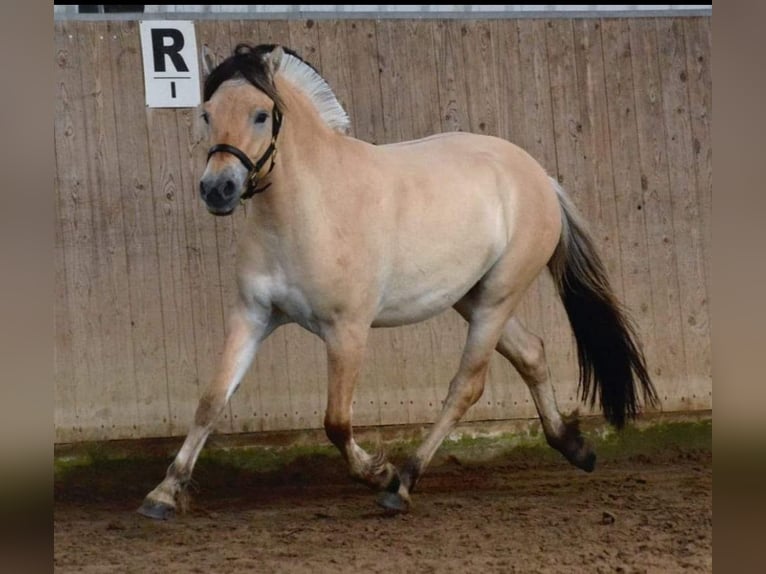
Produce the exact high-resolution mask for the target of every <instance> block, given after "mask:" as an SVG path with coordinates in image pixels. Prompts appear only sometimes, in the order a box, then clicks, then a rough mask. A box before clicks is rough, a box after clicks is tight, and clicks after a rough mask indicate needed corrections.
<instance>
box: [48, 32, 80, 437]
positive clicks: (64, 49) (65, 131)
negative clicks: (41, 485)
mask: <svg viewBox="0 0 766 574" xmlns="http://www.w3.org/2000/svg"><path fill="white" fill-rule="evenodd" d="M54 26H55V27H54V30H55V36H54V38H55V39H54V42H55V47H56V68H55V70H56V72H55V73H56V75H55V78H56V93H55V95H56V98H55V102H54V105H55V116H54V124H53V137H54V142H55V152H56V153H55V157H56V180H55V182H56V199H57V201H56V227H55V235H54V238H55V239H54V240H55V245H56V249H55V251H54V254H55V256H56V270H55V277H56V313H55V327H54V329H55V335H56V338H55V339H54V341H55V345H56V348H55V353H54V369H55V373H56V377H55V378H56V382H55V385H54V392H55V398H56V400H55V401H54V402H55V405H56V411H55V415H54V416H55V418H54V424H56V439H57V440H63V441H67V440H69V441H76V440H80V437H79V435H80V433H81V428H80V423H79V419H78V409H77V393H78V390H79V389H80V388H81V385H82V382H83V381H85V380H86V377H87V363H86V362H85V361H84V359H85V357H84V355H83V353H82V348H81V345H82V343H81V342H80V341H81V340H82V335H83V334H84V333H83V331H84V325H83V315H82V314H78V312H77V311H78V301H77V297H76V295H77V293H76V291H75V290H74V287H75V278H76V272H77V267H76V265H75V262H76V257H77V245H76V226H77V214H76V207H77V200H76V198H77V189H78V188H79V187H80V186H81V185H82V184H81V181H82V179H83V177H84V175H83V173H82V171H83V170H82V168H81V165H82V164H81V163H80V162H78V157H77V156H78V153H77V150H78V149H79V148H82V147H84V143H81V140H82V139H84V137H85V136H84V133H83V132H82V131H79V130H78V129H77V128H78V127H79V126H81V125H82V123H83V120H82V112H81V109H80V108H78V105H77V104H78V101H80V97H79V96H80V92H81V87H80V76H79V71H78V63H79V50H78V49H77V40H76V39H75V36H74V35H75V32H76V30H75V29H74V26H73V25H72V23H70V22H56V23H55V24H54ZM78 347H80V348H78Z"/></svg>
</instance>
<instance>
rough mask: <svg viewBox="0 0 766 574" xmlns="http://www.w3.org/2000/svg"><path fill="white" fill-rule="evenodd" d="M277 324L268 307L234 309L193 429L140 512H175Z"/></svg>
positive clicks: (157, 515) (163, 514)
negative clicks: (213, 433) (229, 405)
mask: <svg viewBox="0 0 766 574" xmlns="http://www.w3.org/2000/svg"><path fill="white" fill-rule="evenodd" d="M276 325H277V322H276V321H275V319H274V317H272V315H271V313H270V312H269V311H267V310H265V309H252V308H245V307H243V306H240V307H238V308H237V309H236V310H235V311H234V312H232V314H231V316H230V318H229V334H228V335H227V337H226V344H225V346H224V350H223V356H222V358H221V362H220V365H219V368H218V371H217V374H216V376H215V378H214V379H213V380H212V381H211V382H210V384H209V385H208V387H207V389H206V390H205V392H204V394H203V395H202V397H201V398H200V400H199V404H198V405H197V412H196V414H195V415H194V422H193V424H192V427H191V430H190V431H189V434H188V435H187V436H186V440H185V441H184V444H183V446H182V447H181V450H180V451H178V454H177V455H176V457H175V460H174V461H173V462H172V464H171V465H170V467H169V468H168V470H167V474H166V476H165V479H164V480H163V481H162V482H161V483H160V484H159V485H158V486H157V488H155V489H154V490H152V491H151V492H150V493H149V494H148V495H147V496H146V498H145V499H144V503H143V504H142V505H141V507H140V508H139V509H138V512H139V513H141V514H143V515H144V516H148V517H150V518H158V519H166V518H168V517H170V516H171V515H172V514H173V513H174V512H175V508H176V499H177V496H178V495H179V493H181V491H182V490H183V489H184V488H185V486H186V485H187V483H188V482H189V480H190V479H191V474H192V470H193V469H194V464H195V463H196V462H197V457H198V456H199V453H200V451H201V450H202V447H203V446H204V444H205V441H206V440H207V437H208V435H209V434H210V432H211V431H212V430H213V427H214V426H215V423H216V421H217V420H218V417H219V416H220V414H221V412H222V411H223V409H224V407H225V406H226V404H227V403H228V401H229V399H230V398H231V395H232V394H234V391H235V390H236V389H237V387H238V386H239V383H240V381H241V380H242V377H243V376H244V375H245V373H246V372H247V369H248V368H249V367H250V364H251V363H252V361H253V357H254V356H255V352H256V350H257V348H258V346H259V344H260V343H261V341H263V339H265V338H266V337H267V336H268V335H269V333H270V332H271V331H273V329H274V328H275V326H276Z"/></svg>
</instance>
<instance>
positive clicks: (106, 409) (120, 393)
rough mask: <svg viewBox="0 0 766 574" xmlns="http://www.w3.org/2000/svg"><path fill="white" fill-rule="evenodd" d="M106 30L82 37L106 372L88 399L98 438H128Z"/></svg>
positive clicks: (125, 297) (129, 360)
mask: <svg viewBox="0 0 766 574" xmlns="http://www.w3.org/2000/svg"><path fill="white" fill-rule="evenodd" d="M114 39H115V38H114V35H113V34H111V35H110V31H109V27H108V25H107V24H106V23H103V22H94V23H93V25H91V26H88V27H87V28H86V27H83V28H82V29H81V30H80V33H79V41H78V47H79V49H80V65H79V67H80V71H81V74H82V94H83V105H84V111H85V130H86V134H87V143H88V158H87V169H88V174H89V175H88V181H89V186H88V187H89V189H88V195H89V197H90V198H89V200H88V201H89V203H90V207H91V225H92V228H93V235H92V238H93V243H92V247H91V249H92V255H93V258H94V259H93V265H94V271H95V273H94V274H93V275H92V277H91V280H92V286H91V289H92V294H93V302H92V307H91V313H92V314H93V315H94V316H95V317H97V320H98V332H94V333H92V334H91V343H89V345H90V346H93V347H94V348H96V349H98V350H99V351H100V353H101V364H102V365H103V371H102V372H101V373H99V374H98V375H97V379H96V380H93V381H92V383H93V385H94V386H93V388H92V389H90V390H89V391H88V392H87V395H88V396H91V397H93V401H94V406H93V408H91V409H90V410H91V412H92V413H94V414H96V418H99V419H101V420H100V421H99V426H100V427H101V432H102V435H103V436H100V438H108V437H114V438H129V437H131V436H134V434H135V426H134V425H135V423H136V414H137V413H136V411H135V409H126V408H124V406H123V405H130V404H133V405H135V397H136V395H135V390H136V386H135V385H136V382H135V378H134V359H133V347H132V344H131V329H130V318H131V315H132V310H131V306H130V299H129V293H128V291H127V290H126V289H125V286H124V281H123V278H124V277H125V276H126V275H127V256H126V251H125V245H124V243H125V241H124V238H125V234H124V225H123V217H122V209H121V207H122V204H121V198H120V187H119V166H118V164H117V135H116V134H117V126H116V122H115V111H114V105H113V103H114V100H113V98H112V97H111V94H110V92H111V86H112V77H111V76H112V73H111V57H110V51H109V45H110V44H111V43H112V42H113V41H114Z"/></svg>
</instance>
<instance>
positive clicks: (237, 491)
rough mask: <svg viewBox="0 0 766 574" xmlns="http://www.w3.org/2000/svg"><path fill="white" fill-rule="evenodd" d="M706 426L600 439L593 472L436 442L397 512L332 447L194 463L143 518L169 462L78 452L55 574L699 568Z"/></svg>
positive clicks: (536, 456) (708, 449)
mask: <svg viewBox="0 0 766 574" xmlns="http://www.w3.org/2000/svg"><path fill="white" fill-rule="evenodd" d="M684 432H686V431H684ZM700 433H701V434H700ZM670 434H673V433H670ZM710 434H711V433H710V426H709V425H707V426H704V427H702V428H701V430H700V428H696V430H693V432H692V433H691V435H692V439H691V441H689V440H685V439H684V440H680V441H679V440H675V441H672V444H671V443H668V442H667V441H664V442H663V440H664V439H663V440H659V441H658V440H654V439H656V438H657V437H656V436H655V437H654V439H653V440H652V441H644V442H651V447H646V446H645V445H644V443H642V442H641V441H640V440H639V443H640V444H642V445H644V446H642V448H639V449H635V448H629V449H627V450H626V451H625V452H622V453H621V454H620V445H614V444H612V445H606V446H604V445H600V446H602V450H605V451H606V456H602V459H601V460H600V462H599V464H598V466H597V468H596V471H595V472H594V473H593V474H585V473H583V472H582V471H579V470H576V469H574V468H572V467H570V466H568V465H567V463H566V462H565V461H563V459H561V460H559V459H558V458H557V457H558V455H555V453H553V454H551V453H548V452H547V451H544V450H541V449H540V448H531V449H514V450H513V451H511V452H509V453H507V455H506V456H503V457H502V458H501V459H498V458H497V457H492V459H491V460H482V461H481V462H476V461H475V457H471V456H470V455H469V454H470V453H468V451H466V450H460V449H453V450H452V451H450V450H449V448H447V449H445V450H444V452H442V453H441V456H440V458H439V459H438V460H437V461H436V464H435V466H434V467H433V468H431V469H429V472H428V473H427V474H426V475H425V476H424V477H423V479H422V481H421V483H420V484H419V487H418V490H417V492H416V493H415V495H414V498H413V502H414V508H413V510H412V512H410V513H409V514H407V515H398V516H385V515H384V514H383V512H382V511H381V510H380V509H379V508H378V507H377V506H376V505H375V504H374V495H373V494H372V493H371V492H370V491H368V490H367V489H366V488H365V487H363V486H360V485H357V484H355V483H352V482H351V481H350V480H349V479H348V478H346V476H345V473H344V470H343V468H342V463H341V461H340V460H339V459H337V457H332V456H322V457H316V456H314V457H312V456H303V457H299V458H297V459H293V460H292V461H290V462H289V463H286V464H284V465H283V466H281V467H280V468H279V469H276V470H274V469H271V470H269V471H266V472H263V471H257V470H254V469H253V468H252V467H248V465H247V464H241V462H240V463H237V464H234V463H233V462H232V460H231V459H225V460H224V459H208V460H205V459H203V460H201V461H200V464H199V465H198V469H197V472H196V474H195V482H196V487H195V488H194V489H193V491H192V496H193V500H192V502H191V504H190V508H189V510H188V512H187V513H186V514H181V515H178V516H177V517H176V518H175V519H174V520H171V521H167V522H156V521H152V520H149V519H147V518H144V517H142V516H140V515H138V514H137V513H136V512H135V509H136V508H137V507H138V505H139V504H140V502H141V500H142V498H143V495H144V494H145V493H146V492H147V491H148V490H149V489H151V488H152V487H153V486H154V485H155V483H156V482H158V481H159V479H160V478H161V477H162V475H163V472H164V468H165V466H166V465H167V463H168V461H167V460H156V461H150V462H145V463H138V462H136V461H127V462H126V461H111V460H96V461H95V462H93V461H91V464H88V465H84V466H78V467H75V468H70V469H67V470H66V471H57V478H56V483H55V507H54V565H55V571H57V572H89V573H90V572H92V573H96V572H156V573H164V572H169V573H174V572H200V573H209V572H259V573H260V572H278V573H301V572H306V573H311V574H317V573H322V572H332V573H345V572H348V573H351V572H353V573H356V572H396V573H399V572H417V573H427V572H435V573H436V572H438V573H441V572H482V573H489V572H567V573H571V572H681V571H694V572H699V571H705V572H706V571H712V538H713V510H712V485H713V469H712V446H710V444H709V443H710V439H709V435H710ZM481 446H482V445H481V443H480V442H478V443H475V444H472V445H471V449H472V451H474V452H475V451H476V449H477V448H481ZM554 455H555V456H554Z"/></svg>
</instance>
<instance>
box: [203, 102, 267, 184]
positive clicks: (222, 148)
mask: <svg viewBox="0 0 766 574" xmlns="http://www.w3.org/2000/svg"><path fill="white" fill-rule="evenodd" d="M280 127H282V112H280V111H279V108H278V107H276V105H275V106H274V114H273V118H272V123H271V143H270V144H269V147H268V148H266V151H265V152H263V155H262V156H261V157H260V158H258V161H256V162H255V163H253V162H252V160H251V159H250V158H249V157H247V154H246V153H245V152H243V151H242V150H241V149H239V148H238V147H234V146H233V145H229V144H216V145H214V146H213V147H211V148H210V149H209V150H208V151H207V159H208V161H210V156H212V155H213V154H214V153H218V152H224V153H230V154H231V155H233V156H235V157H236V158H237V159H238V160H239V161H241V162H242V165H244V166H245V169H247V188H246V189H245V193H243V194H242V197H241V198H240V199H250V198H251V197H253V196H254V195H255V194H256V193H261V192H263V191H266V190H267V189H268V188H269V186H271V183H267V184H266V185H264V186H263V187H261V188H260V189H259V188H258V187H257V186H258V173H259V172H260V171H261V169H263V166H264V165H266V162H267V161H269V158H271V166H270V167H269V171H267V172H266V175H269V174H270V173H271V170H273V169H274V165H275V163H276V160H277V136H278V135H279V128H280ZM264 177H265V176H264Z"/></svg>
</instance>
